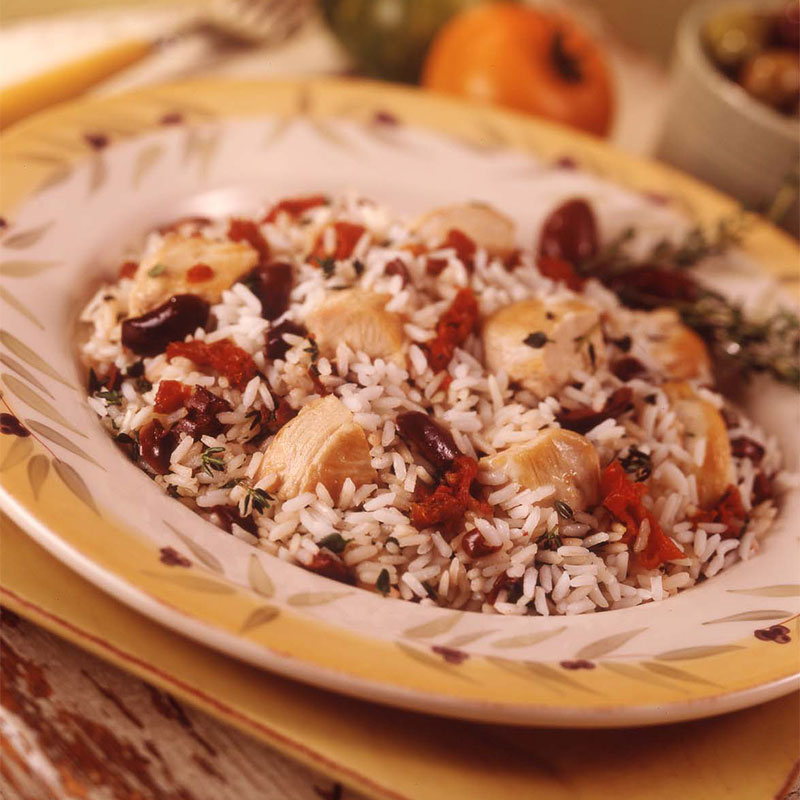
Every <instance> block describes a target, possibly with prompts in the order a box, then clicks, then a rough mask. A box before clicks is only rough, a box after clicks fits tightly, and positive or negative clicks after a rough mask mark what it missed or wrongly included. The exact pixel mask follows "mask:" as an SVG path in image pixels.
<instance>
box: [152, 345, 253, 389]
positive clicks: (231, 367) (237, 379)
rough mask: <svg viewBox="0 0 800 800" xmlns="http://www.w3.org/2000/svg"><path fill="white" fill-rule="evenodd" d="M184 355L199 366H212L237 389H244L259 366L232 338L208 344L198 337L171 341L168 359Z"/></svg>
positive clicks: (168, 348)
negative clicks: (187, 340) (186, 340)
mask: <svg viewBox="0 0 800 800" xmlns="http://www.w3.org/2000/svg"><path fill="white" fill-rule="evenodd" d="M177 356H183V357H184V358H188V359H189V360H190V361H194V363H195V364H197V366H199V367H210V368H211V369H213V370H215V371H216V372H219V373H220V374H221V375H224V376H225V377H226V378H227V379H228V380H229V381H230V383H231V386H235V387H236V388H237V389H243V388H244V387H245V386H246V385H247V383H248V381H250V380H251V379H252V378H253V377H255V374H256V372H258V368H257V367H256V362H255V361H253V358H252V356H251V355H250V354H249V353H246V352H245V351H244V350H242V348H241V347H237V346H236V345H235V344H234V343H233V342H232V341H231V340H230V339H221V340H220V341H218V342H213V343H212V344H208V342H201V341H200V340H198V339H193V340H192V341H190V342H170V343H169V344H168V345H167V360H172V359H173V358H175V357H177Z"/></svg>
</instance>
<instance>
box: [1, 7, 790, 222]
mask: <svg viewBox="0 0 800 800" xmlns="http://www.w3.org/2000/svg"><path fill="white" fill-rule="evenodd" d="M513 5H514V4H512V3H502V4H500V6H502V7H500V6H497V4H488V6H489V7H488V8H487V3H482V2H480V0H168V1H162V2H154V1H153V0H108V1H107V2H96V1H93V0H1V1H0V101H2V99H3V93H4V91H5V94H6V96H8V95H9V92H8V91H7V90H9V89H10V88H11V89H12V90H13V88H14V87H16V88H19V87H20V82H23V84H24V82H25V81H26V79H30V78H32V77H33V76H37V75H40V74H41V73H42V72H43V71H44V72H46V71H47V70H58V69H59V68H60V66H61V65H63V64H65V63H69V62H70V61H73V60H75V59H76V58H81V57H83V56H86V55H88V54H91V53H97V52H98V51H103V49H104V48H109V47H112V46H114V45H117V44H118V43H123V42H126V41H128V40H131V39H134V40H138V41H140V42H145V43H146V42H148V41H161V42H163V45H162V46H160V47H158V48H156V49H154V50H153V51H150V50H145V51H143V52H147V55H146V57H144V58H142V59H141V60H139V61H138V62H137V63H135V64H132V65H130V66H127V67H126V68H125V69H124V70H121V71H119V72H117V74H115V75H113V76H109V77H105V78H104V79H103V80H101V81H99V82H97V83H96V84H95V85H93V86H92V87H91V88H89V89H88V90H87V91H89V92H92V93H108V92H117V91H122V90H125V89H130V88H135V87H137V86H142V85H147V84H152V83H158V82H163V81H169V80H176V79H185V78H187V77H192V76H196V77H200V76H209V75H216V76H230V77H265V78H269V77H281V76H290V75H291V76H297V75H314V74H346V75H362V76H366V77H373V78H380V79H384V80H401V81H404V82H407V83H412V84H421V85H423V86H424V87H428V88H432V89H435V90H437V91H447V92H450V93H453V94H457V95H461V96H466V97H469V98H471V99H477V100H479V101H487V102H495V103H498V104H500V105H506V106H509V107H512V108H514V109H515V110H519V111H523V112H524V113H530V114H533V115H538V116H544V117H548V118H550V119H553V120H555V121H558V122H561V123H566V124H569V125H572V126H574V127H578V128H582V129H583V130H585V131H587V132H590V133H594V134H599V135H603V136H607V137H608V138H609V139H610V140H611V141H612V142H613V143H614V144H615V145H617V146H619V147H621V148H623V149H626V150H628V151H630V152H634V153H639V154H643V155H650V156H656V157H660V158H662V159H663V160H665V161H668V162H670V163H672V164H674V165H676V166H678V167H679V168H681V169H683V170H684V171H687V172H690V173H693V174H695V175H696V176H697V177H699V178H701V179H702V180H704V181H706V182H708V183H711V184H713V185H716V186H718V187H719V188H721V189H722V190H723V191H726V192H728V193H729V194H732V195H734V196H736V197H737V198H738V199H739V200H740V201H741V202H742V203H743V204H745V205H746V206H747V207H749V208H753V209H757V210H761V211H764V212H766V213H768V214H769V215H771V216H772V218H773V219H774V221H776V222H779V223H781V224H783V225H784V226H785V227H786V228H787V229H789V230H790V231H792V232H793V233H795V234H797V231H798V227H800V223H799V222H798V212H797V204H796V196H797V183H798V157H799V153H798V147H799V145H798V141H800V138H799V137H798V116H797V108H798V99H800V49H798V48H799V47H800V45H798V41H797V40H798V34H800V3H799V2H798V0H791V1H790V2H787V1H786V0H718V2H715V0H710V2H709V1H708V0H706V2H700V3H699V4H698V2H696V1H695V0H649V1H643V0H549V2H543V1H542V2H535V0H529V2H524V1H523V2H520V3H519V4H518V5H517V6H516V7H517V8H518V7H519V6H522V7H523V8H524V9H525V13H524V15H523V16H522V17H520V16H517V15H516V12H515V11H512V12H509V11H508V6H513ZM715 59H716V60H715ZM62 73H63V70H62ZM23 88H24V90H25V92H27V93H29V94H30V93H31V91H33V92H34V93H35V92H37V91H41V85H39V86H38V87H34V89H30V87H29V86H28V85H25V86H23ZM50 88H52V85H50ZM7 108H8V105H7V104H6V105H5V106H0V113H2V112H6V111H7ZM9 116H11V117H12V118H13V115H9ZM2 124H9V120H8V119H7V120H6V121H5V123H4V122H3V119H2V117H0V125H2Z"/></svg>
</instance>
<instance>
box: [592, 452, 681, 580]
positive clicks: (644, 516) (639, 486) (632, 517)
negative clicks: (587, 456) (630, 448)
mask: <svg viewBox="0 0 800 800" xmlns="http://www.w3.org/2000/svg"><path fill="white" fill-rule="evenodd" d="M600 490H601V492H602V494H603V503H602V504H603V506H604V507H605V508H606V509H608V510H609V511H610V512H611V513H612V514H613V515H614V516H615V517H616V518H617V519H618V520H619V521H620V522H621V523H622V524H623V525H624V526H625V528H626V531H625V535H624V536H623V537H622V541H623V542H625V543H630V542H632V541H634V540H635V539H636V537H637V536H638V535H639V529H640V527H641V525H642V523H643V522H644V521H645V520H647V521H648V522H649V523H650V534H649V536H648V538H647V546H646V547H645V549H644V550H642V551H641V552H640V553H636V554H635V555H636V558H637V559H638V560H639V563H640V564H641V565H642V566H643V567H644V568H645V569H655V568H656V567H658V566H659V565H660V564H663V563H664V562H665V561H671V560H673V559H678V558H683V557H684V552H683V550H681V549H680V548H679V547H678V546H677V545H676V544H675V543H674V542H673V541H672V539H670V538H669V537H668V536H667V535H666V534H665V533H664V531H663V530H662V529H661V526H660V525H659V523H658V520H657V519H656V518H655V517H654V516H653V514H652V513H651V512H650V511H648V510H647V509H646V508H645V507H644V505H643V503H642V498H643V497H644V496H645V494H647V486H645V485H644V484H643V483H637V482H634V481H631V480H630V479H629V478H628V476H627V475H626V474H625V469H624V468H623V466H622V464H620V463H619V461H612V462H611V463H610V464H609V465H608V466H607V467H606V468H605V469H604V470H603V472H602V475H601V477H600Z"/></svg>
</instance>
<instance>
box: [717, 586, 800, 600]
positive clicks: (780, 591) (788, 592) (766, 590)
mask: <svg viewBox="0 0 800 800" xmlns="http://www.w3.org/2000/svg"><path fill="white" fill-rule="evenodd" d="M728 591H729V592H730V593H731V594H747V595H750V596H752V597H800V583H780V584H777V585H775V586H757V587H754V588H753V589H728Z"/></svg>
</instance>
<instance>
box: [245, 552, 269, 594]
mask: <svg viewBox="0 0 800 800" xmlns="http://www.w3.org/2000/svg"><path fill="white" fill-rule="evenodd" d="M247 582H248V583H249V584H250V588H251V589H252V590H253V591H254V592H256V593H257V594H260V595H261V596H262V597H272V596H273V595H274V594H275V587H274V586H273V584H272V580H271V579H270V577H269V575H267V572H266V570H265V569H264V567H263V565H262V564H261V560H260V559H259V557H258V556H257V555H256V554H255V553H251V554H250V560H249V561H248V563H247Z"/></svg>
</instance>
